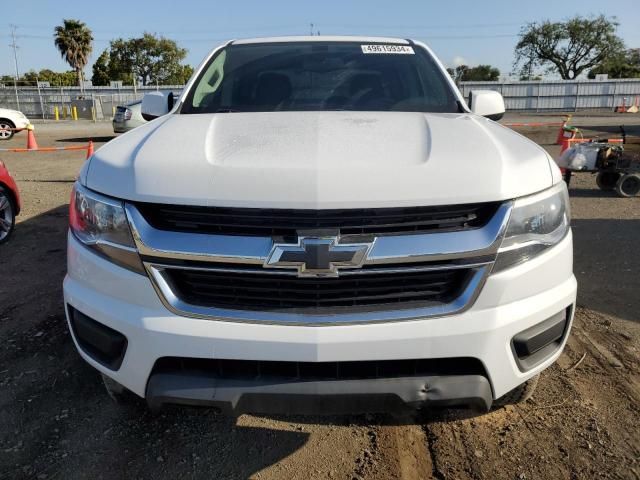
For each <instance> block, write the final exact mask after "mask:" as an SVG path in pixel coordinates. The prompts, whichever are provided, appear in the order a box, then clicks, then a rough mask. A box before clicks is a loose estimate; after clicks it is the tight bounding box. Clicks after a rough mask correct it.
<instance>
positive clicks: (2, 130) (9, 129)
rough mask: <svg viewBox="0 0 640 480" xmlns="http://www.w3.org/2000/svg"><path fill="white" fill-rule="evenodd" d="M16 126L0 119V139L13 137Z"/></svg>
mask: <svg viewBox="0 0 640 480" xmlns="http://www.w3.org/2000/svg"><path fill="white" fill-rule="evenodd" d="M14 128H16V126H15V125H14V124H13V123H11V122H10V121H9V120H5V119H0V140H9V139H11V137H13V134H14V133H15V131H14V130H13V129H14Z"/></svg>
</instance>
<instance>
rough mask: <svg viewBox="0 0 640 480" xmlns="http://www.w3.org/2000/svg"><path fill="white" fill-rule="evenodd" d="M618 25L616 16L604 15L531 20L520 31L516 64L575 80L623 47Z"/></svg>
mask: <svg viewBox="0 0 640 480" xmlns="http://www.w3.org/2000/svg"><path fill="white" fill-rule="evenodd" d="M617 27H618V23H617V22H616V21H615V19H610V18H606V17H605V16H604V15H600V16H598V17H593V18H584V17H580V16H577V17H574V18H571V19H569V20H567V21H565V22H551V21H548V20H547V21H545V22H542V23H538V22H533V23H529V24H527V25H525V26H524V27H523V28H522V30H521V32H520V40H519V41H518V44H517V45H516V48H515V55H516V58H515V64H514V65H515V67H516V68H518V67H521V70H520V71H521V73H523V74H526V72H528V71H531V69H532V68H533V67H535V66H538V65H539V66H543V67H547V68H548V69H549V71H556V72H557V73H558V74H559V75H560V77H562V78H563V79H564V80H570V79H574V78H576V77H577V76H579V75H580V74H581V73H582V72H584V71H586V70H589V69H590V68H593V67H595V66H596V65H598V64H599V63H601V62H603V61H604V60H605V59H606V58H608V57H611V56H613V55H617V54H618V53H619V52H621V51H623V50H624V43H623V41H622V39H620V37H618V36H617V35H616V29H617Z"/></svg>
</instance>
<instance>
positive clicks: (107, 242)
mask: <svg viewBox="0 0 640 480" xmlns="http://www.w3.org/2000/svg"><path fill="white" fill-rule="evenodd" d="M69 228H70V229H71V231H72V232H73V234H74V235H75V237H76V238H77V239H78V240H79V241H80V242H82V243H83V244H84V245H86V246H87V247H89V248H91V249H92V250H94V251H96V252H97V253H98V254H100V255H102V256H103V257H106V258H108V259H109V260H111V261H112V262H114V263H117V264H118V265H120V266H123V267H125V268H128V269H129V270H133V271H134V272H138V273H144V268H143V266H142V262H141V260H140V255H139V254H138V250H137V249H136V246H135V243H134V242H133V237H132V236H131V230H130V229H129V222H128V221H127V216H126V214H125V212H124V207H123V205H122V202H120V201H118V200H115V199H113V198H109V197H105V196H103V195H100V194H98V193H95V192H92V191H90V190H87V189H86V188H84V187H83V186H82V185H80V184H79V183H77V182H76V184H75V185H74V187H73V190H72V191H71V201H70V204H69Z"/></svg>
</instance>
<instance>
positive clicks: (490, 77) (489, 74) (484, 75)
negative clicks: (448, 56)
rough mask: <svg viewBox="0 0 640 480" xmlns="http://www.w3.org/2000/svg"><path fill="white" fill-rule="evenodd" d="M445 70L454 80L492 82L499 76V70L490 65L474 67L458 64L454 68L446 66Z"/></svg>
mask: <svg viewBox="0 0 640 480" xmlns="http://www.w3.org/2000/svg"><path fill="white" fill-rule="evenodd" d="M447 72H449V75H451V77H452V78H453V79H454V80H455V81H456V82H460V81H462V82H469V81H476V82H480V81H486V82H494V81H496V80H498V78H500V70H498V69H497V68H495V67H492V66H491V65H478V66H476V67H469V66H468V65H458V66H457V67H456V68H455V69H453V68H447Z"/></svg>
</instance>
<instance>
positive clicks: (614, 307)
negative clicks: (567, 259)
mask: <svg viewBox="0 0 640 480" xmlns="http://www.w3.org/2000/svg"><path fill="white" fill-rule="evenodd" d="M593 191H594V192H597V193H598V194H600V195H603V196H604V195H608V194H607V193H606V192H600V191H599V190H593ZM571 194H572V195H573V194H574V191H573V190H572V191H571ZM585 196H586V195H585ZM630 201H633V200H630ZM572 229H573V242H574V272H575V275H576V277H577V279H578V304H579V305H581V306H584V307H587V308H590V309H593V310H597V311H599V312H602V313H606V314H608V315H612V316H615V317H618V318H622V319H624V320H631V321H634V322H640V309H639V304H638V292H639V291H640V276H639V275H638V272H639V271H640V250H639V249H638V234H639V233H640V219H624V220H623V219H603V218H597V219H574V220H573V221H572ZM612 272H613V275H612ZM612 278H613V279H614V280H612Z"/></svg>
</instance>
